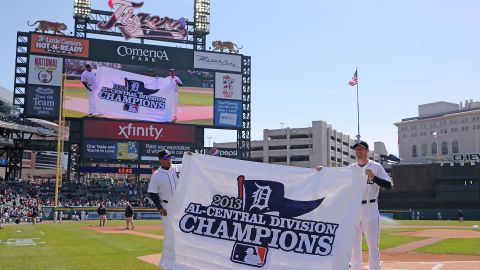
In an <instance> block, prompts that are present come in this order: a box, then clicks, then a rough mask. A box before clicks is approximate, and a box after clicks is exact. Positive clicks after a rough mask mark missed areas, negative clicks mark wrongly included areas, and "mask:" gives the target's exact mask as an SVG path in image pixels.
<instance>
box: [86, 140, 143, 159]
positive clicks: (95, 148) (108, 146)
mask: <svg viewBox="0 0 480 270" xmlns="http://www.w3.org/2000/svg"><path fill="white" fill-rule="evenodd" d="M82 154H83V158H84V159H94V160H118V161H136V160H137V159H138V143H137V142H133V141H126V142H118V141H107V140H85V141H84V143H83V147H82Z"/></svg>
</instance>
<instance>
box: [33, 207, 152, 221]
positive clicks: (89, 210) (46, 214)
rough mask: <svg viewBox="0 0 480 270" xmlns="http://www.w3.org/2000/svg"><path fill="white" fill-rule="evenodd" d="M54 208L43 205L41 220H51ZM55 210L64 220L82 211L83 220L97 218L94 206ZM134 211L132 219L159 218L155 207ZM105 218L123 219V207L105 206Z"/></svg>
mask: <svg viewBox="0 0 480 270" xmlns="http://www.w3.org/2000/svg"><path fill="white" fill-rule="evenodd" d="M54 210H55V208H54V207H53V206H43V207H42V220H53V213H54ZM57 211H59V212H61V213H62V214H63V219H65V220H71V219H73V216H74V215H77V216H78V217H79V218H81V217H82V215H81V212H82V211H85V212H86V215H85V220H98V214H97V208H96V207H80V206H78V207H77V206H74V207H68V208H67V207H59V208H57ZM134 211H135V214H134V219H158V220H160V219H161V217H160V214H159V212H158V211H157V209H155V208H134ZM107 219H114V220H120V219H125V208H120V207H114V208H107Z"/></svg>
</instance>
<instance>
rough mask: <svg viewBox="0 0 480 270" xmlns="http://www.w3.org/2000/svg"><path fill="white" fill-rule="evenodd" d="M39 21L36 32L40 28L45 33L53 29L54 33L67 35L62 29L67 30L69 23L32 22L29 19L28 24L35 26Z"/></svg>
mask: <svg viewBox="0 0 480 270" xmlns="http://www.w3.org/2000/svg"><path fill="white" fill-rule="evenodd" d="M37 23H38V26H37V28H35V32H36V31H38V30H40V31H42V33H45V31H52V32H53V33H54V34H57V33H58V34H62V35H65V33H63V32H62V31H65V30H67V25H66V24H64V23H58V22H49V21H36V22H34V23H33V24H30V22H29V21H27V24H28V25H29V26H34V25H35V24H37Z"/></svg>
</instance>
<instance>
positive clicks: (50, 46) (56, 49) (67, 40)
mask: <svg viewBox="0 0 480 270" xmlns="http://www.w3.org/2000/svg"><path fill="white" fill-rule="evenodd" d="M30 38H31V42H30V44H31V46H30V51H31V52H34V53H44V54H56V55H66V56H74V57H82V58H87V57H88V49H89V40H88V39H80V38H73V37H65V36H58V35H57V36H52V35H45V34H37V33H32V35H31V37H30Z"/></svg>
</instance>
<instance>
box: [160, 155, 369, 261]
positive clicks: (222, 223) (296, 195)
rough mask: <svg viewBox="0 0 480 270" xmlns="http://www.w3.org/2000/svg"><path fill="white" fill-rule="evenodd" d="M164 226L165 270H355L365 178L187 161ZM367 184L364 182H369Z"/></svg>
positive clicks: (343, 172) (195, 158)
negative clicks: (354, 250) (353, 255)
mask: <svg viewBox="0 0 480 270" xmlns="http://www.w3.org/2000/svg"><path fill="white" fill-rule="evenodd" d="M181 179H182V181H180V182H179V183H178V184H177V190H176V193H175V196H174V197H173V200H171V201H170V202H169V205H168V208H167V211H168V216H167V218H166V219H165V222H164V229H165V240H164V242H163V250H162V259H161V263H160V266H161V267H163V268H165V269H176V270H187V269H188V270H191V269H202V270H203V269H204V270H207V269H208V270H210V269H231V270H234V269H235V270H236V269H253V267H255V268H260V269H275V270H292V269H293V270H314V269H315V270H317V269H321V270H338V269H348V263H349V260H350V252H351V250H352V245H353V241H352V239H353V237H354V234H355V224H356V222H357V220H358V211H359V208H360V205H361V204H360V201H361V199H362V195H363V192H364V190H365V187H366V182H367V179H366V176H365V175H363V174H362V170H360V169H355V168H350V167H344V168H324V169H323V170H322V171H321V172H318V171H316V170H315V169H311V168H298V167H288V166H279V165H273V164H266V163H258V162H248V161H241V160H235V159H227V158H219V157H214V156H207V155H199V154H193V155H185V156H184V158H183V167H182V171H181ZM362 179H363V180H364V181H361V180H362Z"/></svg>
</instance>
